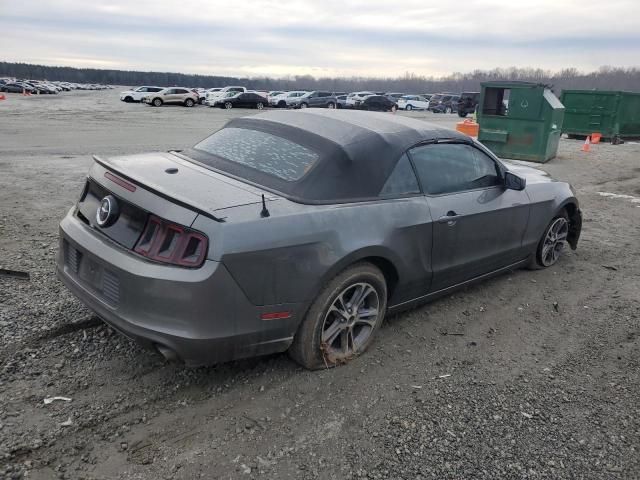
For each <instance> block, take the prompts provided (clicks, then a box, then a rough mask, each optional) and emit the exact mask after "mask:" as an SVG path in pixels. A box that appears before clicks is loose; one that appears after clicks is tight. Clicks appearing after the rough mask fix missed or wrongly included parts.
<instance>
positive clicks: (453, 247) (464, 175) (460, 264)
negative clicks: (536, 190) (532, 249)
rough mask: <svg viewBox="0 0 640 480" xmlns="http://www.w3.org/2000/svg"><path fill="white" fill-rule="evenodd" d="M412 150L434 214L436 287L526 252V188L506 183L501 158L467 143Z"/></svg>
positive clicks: (483, 271)
mask: <svg viewBox="0 0 640 480" xmlns="http://www.w3.org/2000/svg"><path fill="white" fill-rule="evenodd" d="M409 155H410V157H411V160H412V162H413V164H414V166H415V168H416V172H417V174H418V178H419V180H420V183H421V185H422V188H423V191H424V192H425V193H426V195H427V201H428V203H429V208H430V209H431V215H432V217H433V221H434V223H433V238H432V239H431V241H432V260H431V263H432V270H433V282H432V287H431V289H432V291H437V290H441V289H444V288H447V287H450V286H453V285H456V284H459V283H462V282H465V281H467V280H470V279H473V278H476V277H478V276H481V275H483V274H486V273H489V272H492V271H495V270H497V269H500V268H502V267H505V266H508V265H511V264H514V263H516V262H518V261H519V260H523V259H524V258H526V257H527V254H528V252H526V251H525V249H524V248H523V244H522V239H523V235H524V232H525V230H526V227H527V222H528V218H529V198H528V196H527V194H526V193H525V192H524V191H517V190H509V189H506V188H505V187H504V182H503V179H502V170H501V168H500V166H499V164H498V162H497V161H496V160H495V159H493V158H492V157H491V156H489V155H488V154H487V153H485V152H483V151H481V150H480V149H479V148H477V147H475V146H472V145H471V144H466V143H455V142H442V143H434V144H428V145H423V146H419V147H415V148H413V149H411V150H410V152H409Z"/></svg>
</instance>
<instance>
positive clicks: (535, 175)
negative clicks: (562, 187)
mask: <svg viewBox="0 0 640 480" xmlns="http://www.w3.org/2000/svg"><path fill="white" fill-rule="evenodd" d="M502 163H504V165H505V166H506V167H507V168H508V169H509V171H510V172H513V173H515V174H516V175H518V176H519V177H522V178H525V179H526V180H527V183H528V184H531V183H547V182H555V180H554V179H553V178H551V176H550V175H549V174H548V173H547V172H545V171H543V170H540V169H538V168H535V167H531V166H528V165H524V164H522V163H519V162H515V161H513V160H512V161H504V160H503V161H502Z"/></svg>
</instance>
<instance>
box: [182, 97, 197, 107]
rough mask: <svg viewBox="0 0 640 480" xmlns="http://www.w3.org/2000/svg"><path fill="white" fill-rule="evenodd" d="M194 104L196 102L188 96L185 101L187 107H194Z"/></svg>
mask: <svg viewBox="0 0 640 480" xmlns="http://www.w3.org/2000/svg"><path fill="white" fill-rule="evenodd" d="M194 105H195V102H194V101H193V100H192V99H190V98H187V99H186V100H185V101H184V106H185V107H193V106H194Z"/></svg>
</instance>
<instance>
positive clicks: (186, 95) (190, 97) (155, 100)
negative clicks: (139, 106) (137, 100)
mask: <svg viewBox="0 0 640 480" xmlns="http://www.w3.org/2000/svg"><path fill="white" fill-rule="evenodd" d="M142 101H143V102H144V103H146V104H148V105H152V106H154V107H160V106H162V105H184V106H185V107H193V106H194V105H195V104H196V103H198V94H197V93H196V92H194V91H193V90H189V89H188V88H184V87H169V88H165V89H163V90H160V91H159V92H153V93H148V94H147V96H146V97H143V99H142Z"/></svg>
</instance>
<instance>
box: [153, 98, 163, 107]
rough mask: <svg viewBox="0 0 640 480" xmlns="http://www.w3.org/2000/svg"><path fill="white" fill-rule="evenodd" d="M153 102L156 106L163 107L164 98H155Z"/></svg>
mask: <svg viewBox="0 0 640 480" xmlns="http://www.w3.org/2000/svg"><path fill="white" fill-rule="evenodd" d="M152 104H153V106H154V107H161V106H162V99H160V98H154V99H153V103H152Z"/></svg>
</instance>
